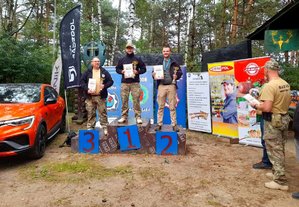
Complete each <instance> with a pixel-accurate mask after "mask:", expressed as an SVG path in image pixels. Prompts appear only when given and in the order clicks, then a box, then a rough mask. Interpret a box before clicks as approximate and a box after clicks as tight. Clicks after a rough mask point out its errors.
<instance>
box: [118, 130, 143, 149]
mask: <svg viewBox="0 0 299 207" xmlns="http://www.w3.org/2000/svg"><path fill="white" fill-rule="evenodd" d="M117 136H118V142H119V145H120V150H121V151H127V150H134V149H139V148H140V147H141V146H140V140H139V133H138V127H137V126H136V125H131V126H124V127H118V128H117Z"/></svg>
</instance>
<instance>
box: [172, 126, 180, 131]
mask: <svg viewBox="0 0 299 207" xmlns="http://www.w3.org/2000/svg"><path fill="white" fill-rule="evenodd" d="M172 130H173V131H175V132H179V131H180V130H179V128H178V126H177V125H174V126H173V127H172Z"/></svg>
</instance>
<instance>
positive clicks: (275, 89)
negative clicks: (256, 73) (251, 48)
mask: <svg viewBox="0 0 299 207" xmlns="http://www.w3.org/2000/svg"><path fill="white" fill-rule="evenodd" d="M264 69H265V71H264V72H265V78H266V79H267V80H268V82H267V83H266V84H265V85H264V86H263V88H262V90H261V95H260V98H259V100H260V103H259V104H256V103H255V104H254V103H252V104H251V106H252V107H254V108H255V109H257V110H260V111H262V115H263V119H264V121H265V122H264V130H265V134H264V140H265V143H266V147H267V154H268V157H269V159H270V161H271V163H272V164H273V167H272V172H269V173H266V176H267V177H268V178H270V179H271V180H272V181H270V182H266V183H265V187H266V188H270V189H275V190H285V191H287V190H288V189H289V186H288V184H287V178H286V175H285V153H284V152H285V145H284V143H285V142H286V138H287V136H286V134H287V132H288V125H289V122H290V117H289V115H288V109H289V105H290V102H291V92H290V85H289V84H288V83H287V82H286V81H285V80H283V79H282V78H281V77H280V76H279V70H280V66H279V64H278V62H276V61H275V60H274V59H270V60H269V61H267V62H266V64H265V66H264Z"/></svg>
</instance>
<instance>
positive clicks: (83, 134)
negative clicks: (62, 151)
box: [79, 130, 100, 154]
mask: <svg viewBox="0 0 299 207" xmlns="http://www.w3.org/2000/svg"><path fill="white" fill-rule="evenodd" d="M99 137H100V134H99V131H98V130H79V152H80V153H90V154H97V153H99V151H100V150H99Z"/></svg>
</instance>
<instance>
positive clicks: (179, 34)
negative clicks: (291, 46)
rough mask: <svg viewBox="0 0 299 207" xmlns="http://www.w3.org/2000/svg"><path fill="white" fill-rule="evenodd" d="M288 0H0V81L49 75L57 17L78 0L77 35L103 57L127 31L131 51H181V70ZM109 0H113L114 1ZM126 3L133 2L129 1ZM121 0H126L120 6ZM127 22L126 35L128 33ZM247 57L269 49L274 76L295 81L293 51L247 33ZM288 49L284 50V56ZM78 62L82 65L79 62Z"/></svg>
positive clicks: (117, 48) (197, 64) (298, 85)
mask: <svg viewBox="0 0 299 207" xmlns="http://www.w3.org/2000/svg"><path fill="white" fill-rule="evenodd" d="M289 2H290V0H271V1H269V0H268V1H266V0H259V1H254V0H135V1H133V0H118V2H117V3H118V4H117V3H116V2H115V1H114V2H113V0H75V1H74V0H0V83H14V82H44V83H49V82H50V80H51V73H52V66H53V64H54V62H55V60H56V58H57V57H58V55H59V52H60V47H59V41H58V40H59V25H60V21H61V20H62V18H63V16H64V15H65V14H66V13H67V12H68V11H69V10H70V9H72V8H73V7H75V6H76V5H78V4H80V5H81V6H82V7H81V12H82V14H81V30H80V33H81V34H80V38H81V40H80V42H81V45H82V46H83V45H85V44H87V43H89V42H90V41H99V40H101V41H103V42H104V44H105V45H106V62H105V65H111V63H112V62H113V59H114V56H115V55H116V54H122V53H123V52H124V47H125V44H126V42H127V40H128V39H130V38H132V39H133V43H134V44H135V45H136V52H137V53H143V54H145V53H161V47H162V45H163V44H164V43H169V44H170V45H171V46H172V48H173V51H174V52H175V53H180V54H182V55H183V56H184V57H185V58H186V59H185V60H186V62H185V63H186V65H187V69H188V72H199V71H200V70H201V57H202V54H203V53H204V52H208V51H212V50H214V49H218V48H221V47H225V46H228V45H232V44H236V43H238V42H240V41H243V40H245V39H246V36H247V35H249V34H250V33H251V32H253V31H254V30H255V29H256V28H258V27H259V26H261V25H262V24H263V23H264V22H265V21H267V20H268V19H269V18H271V17H272V16H273V15H275V14H276V13H277V12H278V11H279V10H280V9H281V8H283V7H284V6H285V5H286V4H287V3H289ZM115 5H116V6H115ZM132 5H133V7H132ZM126 6H128V7H129V8H128V9H126V10H123V9H121V8H124V7H126ZM130 23H133V26H134V32H133V34H134V35H133V37H130V27H129V25H130ZM252 46H253V57H258V56H264V55H272V56H274V57H275V58H277V59H278V60H280V61H281V62H282V63H283V68H284V70H283V73H282V76H283V77H284V78H285V79H286V80H287V81H288V82H289V83H290V84H291V87H292V89H293V90H295V89H296V90H298V89H299V80H298V78H297V77H299V67H298V62H299V51H291V52H285V53H278V54H266V53H265V52H264V43H263V41H253V42H252ZM289 57H291V58H289ZM85 69H86V68H85V66H84V65H83V64H82V70H85Z"/></svg>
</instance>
